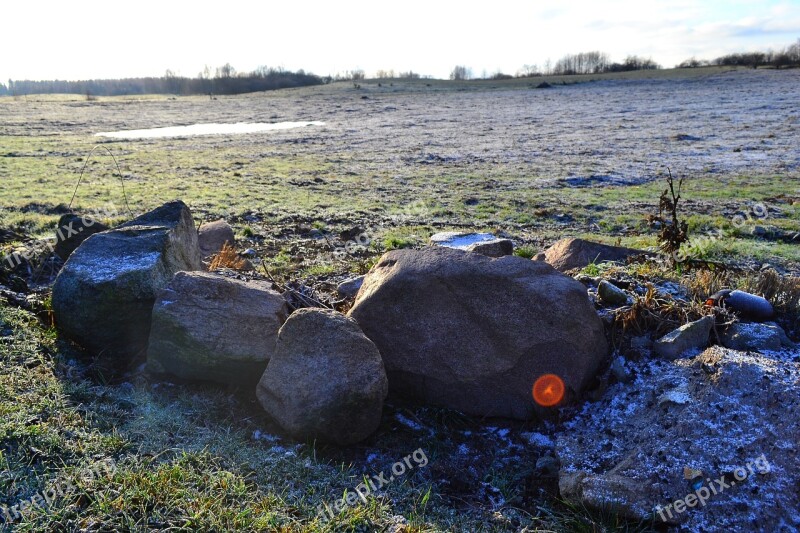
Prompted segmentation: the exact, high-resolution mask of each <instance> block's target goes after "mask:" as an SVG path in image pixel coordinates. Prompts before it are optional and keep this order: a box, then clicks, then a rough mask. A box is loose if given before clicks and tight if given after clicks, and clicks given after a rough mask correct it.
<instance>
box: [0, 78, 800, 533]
mask: <svg viewBox="0 0 800 533" xmlns="http://www.w3.org/2000/svg"><path fill="white" fill-rule="evenodd" d="M761 75H763V76H769V77H768V78H764V79H763V80H762V79H761V78H758V77H757V76H761ZM784 75H785V78H784V77H782V76H784ZM764 80H767V82H765V83H764V85H765V86H764V87H763V88H761V89H759V90H761V91H763V92H764V93H765V94H779V95H780V96H781V97H783V96H786V98H788V99H789V100H791V97H792V95H793V94H794V93H796V92H797V90H798V89H797V87H798V86H800V84H797V83H796V81H797V74H796V73H780V75H778V76H777V77H776V75H775V73H762V72H761V71H759V72H757V73H752V72H730V71H729V70H726V69H693V70H690V71H656V72H645V73H636V74H621V75H603V76H596V77H587V78H583V79H579V78H578V77H570V78H568V79H567V78H565V79H563V80H562V79H549V80H548V81H549V82H550V83H553V84H556V83H561V82H568V83H572V82H575V81H596V83H586V84H582V85H580V86H578V85H574V86H573V85H568V86H560V87H557V88H555V89H546V90H545V89H542V90H538V89H537V90H533V89H531V87H530V85H531V83H535V84H538V82H539V81H541V80H539V79H536V80H534V81H533V82H532V81H531V80H510V81H503V82H494V81H471V82H463V83H461V82H453V83H450V82H441V81H430V82H429V81H426V80H421V81H416V82H402V81H398V80H394V81H380V82H379V81H377V80H373V81H367V82H364V83H362V86H361V88H360V89H356V88H355V87H353V85H352V84H341V83H340V84H333V85H331V86H325V87H318V88H305V89H299V90H290V91H280V92H276V93H269V94H256V95H243V96H239V97H230V98H227V97H219V99H218V100H214V101H211V100H209V99H208V98H199V97H197V98H195V97H191V98H177V99H175V98H168V97H148V98H122V97H120V98H99V99H98V100H96V101H92V102H88V101H85V99H82V98H80V97H72V96H39V97H28V98H19V99H12V98H5V99H0V180H1V182H2V189H1V190H0V207H2V210H0V229H10V230H13V231H14V232H16V233H17V234H19V235H21V236H22V237H23V240H28V241H30V240H34V239H37V238H41V237H45V236H49V235H51V233H52V230H53V227H54V225H55V222H56V221H57V219H58V217H59V215H60V213H62V212H64V211H65V210H66V207H67V204H69V202H70V199H71V197H72V194H73V189H74V187H75V184H76V182H77V180H78V176H79V175H80V173H81V171H82V169H83V168H84V165H86V168H85V173H84V175H83V182H82V184H81V186H80V187H79V189H78V191H77V195H76V198H75V202H74V204H73V206H72V207H73V208H74V209H77V210H78V211H79V212H86V211H92V210H97V209H103V208H105V207H107V206H108V205H109V204H110V203H113V205H114V206H115V207H116V209H117V212H116V214H113V215H112V216H111V217H110V219H109V220H108V222H110V223H116V222H120V221H122V220H124V219H127V218H130V215H129V214H128V212H127V209H126V203H127V204H129V205H130V208H131V210H132V211H133V213H134V214H139V213H141V212H144V211H145V210H147V209H151V208H153V207H156V206H157V205H159V204H160V203H162V202H164V201H167V200H170V199H174V198H180V199H182V200H184V201H185V202H186V203H187V204H188V205H189V206H190V207H191V209H192V211H193V214H194V216H195V218H196V220H197V222H198V223H200V222H202V221H205V220H212V219H216V218H219V217H225V218H226V219H228V220H229V221H230V222H231V223H232V224H233V225H234V228H235V230H236V232H237V236H238V238H239V239H240V246H241V247H242V248H253V249H254V250H255V251H256V252H257V254H258V256H259V258H260V260H262V261H263V264H264V266H265V268H266V269H267V270H268V271H269V273H270V275H271V276H272V277H273V278H274V279H276V280H278V281H280V282H281V283H292V282H294V283H304V284H306V285H308V286H310V287H313V288H314V289H315V290H316V291H317V294H318V296H319V297H320V298H321V299H325V298H328V297H329V298H330V299H334V298H335V297H334V296H333V289H334V288H335V286H336V284H337V282H338V281H340V280H342V279H344V278H346V277H349V276H351V275H353V274H356V273H364V272H366V271H367V270H368V269H369V267H370V266H371V265H372V264H373V262H374V261H375V260H376V258H377V257H379V256H380V254H381V253H383V252H384V251H386V250H389V249H393V248H397V247H407V246H423V245H425V244H426V242H427V239H428V237H429V236H430V235H431V234H432V233H433V232H436V231H444V230H449V229H464V228H470V229H476V230H486V231H492V232H496V233H499V234H504V235H507V236H509V237H511V238H512V239H514V241H515V243H516V244H517V253H519V254H521V255H532V254H534V253H536V252H538V251H540V250H541V249H543V247H545V246H546V245H548V244H550V243H552V242H553V241H555V240H557V239H559V238H561V237H563V236H589V237H591V238H592V239H594V240H599V241H603V242H609V243H614V242H620V243H622V244H625V245H633V246H641V247H652V246H655V245H656V235H657V229H655V228H653V227H651V224H650V223H649V222H648V220H647V215H652V214H656V213H657V205H658V198H659V195H660V194H661V192H662V190H663V188H664V182H663V177H664V175H665V168H666V166H667V165H668V166H669V167H670V168H671V170H672V173H673V174H675V175H678V176H680V177H685V178H686V182H685V184H684V191H683V196H684V199H683V201H682V202H681V208H682V213H683V214H684V215H685V217H686V218H687V220H688V222H689V225H690V230H691V232H692V233H693V234H694V235H696V236H700V235H703V234H704V233H706V232H708V231H718V230H722V233H721V234H720V233H717V235H722V236H721V237H720V238H715V239H713V240H710V241H709V242H707V243H706V244H705V245H704V246H702V247H700V248H699V249H698V251H697V253H696V258H699V259H709V260H717V261H728V262H734V263H736V264H738V265H742V266H749V267H759V266H760V265H761V264H762V263H765V262H768V263H770V264H772V265H774V266H776V267H778V268H779V269H782V270H785V271H789V272H797V271H798V269H799V267H800V251H799V248H798V245H797V244H790V243H782V242H773V241H771V240H769V239H766V238H761V237H754V236H753V235H752V229H753V227H755V226H756V225H761V226H773V227H774V228H776V229H778V230H781V231H785V232H791V231H798V230H799V229H800V228H799V227H798V219H799V218H800V190H799V189H798V187H800V185H798V183H800V182H799V181H798V177H800V170H798V165H797V160H796V155H795V156H794V157H795V159H792V155H791V148H787V147H791V146H794V147H795V149H796V146H797V145H798V144H797V141H798V137H797V133H796V132H797V129H796V127H795V125H796V123H797V121H798V117H797V115H796V113H795V114H794V115H792V114H791V113H790V112H789V113H785V112H783V111H781V112H778V111H776V112H774V113H772V114H770V115H768V116H767V118H764V117H763V116H762V115H757V116H750V115H744V114H743V115H740V114H737V113H740V112H739V111H737V106H738V104H737V102H736V100H735V99H733V101H732V102H731V103H730V105H729V106H728V107H726V105H728V104H724V103H723V104H719V106H718V107H716V108H715V110H713V113H715V116H716V118H715V119H714V121H715V122H714V126H713V129H714V130H715V131H714V132H713V133H709V132H706V130H705V129H704V128H706V123H707V122H709V121H710V120H711V119H710V118H708V117H704V116H701V117H700V118H698V119H696V120H697V122H696V123H694V124H693V123H691V120H690V119H688V118H687V119H685V120H684V119H682V118H681V117H677V118H676V116H675V115H676V113H677V111H675V110H674V109H673V110H671V109H669V108H663V109H660V111H658V112H657V113H655V112H654V116H650V115H648V114H647V113H645V111H643V110H647V109H650V108H651V107H652V105H654V104H653V101H654V100H659V99H661V97H660V96H659V95H656V96H652V97H651V96H648V95H650V94H651V93H652V92H653V91H665V92H666V93H669V92H670V91H675V92H676V94H678V93H679V96H676V98H677V99H678V100H680V99H681V98H685V99H686V101H687V102H688V103H687V105H689V103H692V104H693V103H697V104H698V105H701V104H702V103H703V101H702V98H707V96H702V95H701V93H702V91H708V92H709V93H710V94H714V91H716V90H717V89H718V88H719V87H717V85H715V84H717V83H719V84H722V85H721V86H727V87H733V88H731V89H730V90H731V91H736V90H742V91H751V90H756V89H755V88H758V87H760V85H759V83H761V82H763V81H764ZM379 83H380V86H379V85H378V84H379ZM770 84H775V85H774V86H773V85H770ZM787 87H788V88H787ZM737 88H738V89H737ZM781 91H783V92H781ZM659 94H660V93H659ZM702 94H705V93H702ZM701 96H702V98H701ZM757 96H759V95H757ZM640 97H641V98H645V99H646V100H643V101H642V103H641V104H640V107H637V108H636V109H634V112H633V113H634V114H633V116H632V117H631V118H633V119H634V122H636V121H641V124H639V123H638V122H636V124H634V125H632V124H629V123H628V115H629V114H630V110H628V109H627V106H630V105H633V104H631V103H630V102H629V101H633V100H636V99H637V98H640ZM693 98H694V99H699V102H694V100H692V99H693ZM764 98H768V96H764ZM776 98H777V97H776ZM590 104H591V105H592V106H594V107H592V108H591V109H589V110H588V111H587V109H588V108H586V106H588V105H590ZM715 105H716V104H715ZM775 105H776V106H778V107H779V109H780V110H782V109H784V108H780V105H790V103H785V102H784V103H783V104H781V103H780V102H778V103H777V104H775ZM571 106H578V107H571ZM604 106H607V107H609V108H613V109H617V108H618V109H617V111H618V114H616V111H615V113H611V112H608V113H607V112H605V111H603V108H604ZM615 106H616V107H615ZM708 107H714V106H711V105H709V106H708ZM692 113H693V114H698V113H700V112H699V111H693V112H692ZM741 113H744V112H743V111H742V112H741ZM576 114H577V118H576ZM640 115H641V116H640ZM287 120H322V121H325V122H326V126H324V127H320V128H316V127H309V128H304V129H302V130H287V131H285V132H274V133H268V134H258V135H251V136H211V137H187V138H177V139H145V140H127V141H120V140H109V139H106V138H103V137H95V136H93V135H94V133H97V132H102V131H114V130H119V129H137V128H145V127H160V126H172V125H183V124H192V123H200V122H225V123H228V122H238V121H249V122H258V121H263V122H277V121H287ZM687 120H688V121H689V122H686V121H687ZM576 121H577V122H576ZM576 124H577V125H576ZM745 126H746V127H745ZM631 128H633V129H631ZM578 130H580V132H581V135H580V136H577V133H576V131H578ZM620 132H622V133H620ZM698 132H702V133H698ZM683 133H687V135H688V134H697V135H698V136H699V138H701V139H702V140H699V141H686V140H685V139H684V137H681V136H680V135H682V134H683ZM619 135H622V136H621V137H619V138H617V137H616V136H619ZM770 135H772V137H770ZM554 139H556V140H560V142H561V144H557V143H556V142H555V141H554ZM615 139H616V140H615ZM98 145H99V146H101V148H100V149H99V150H97V151H95V152H94V155H93V156H92V157H91V159H89V154H90V152H91V151H92V149H93V148H94V147H96V146H98ZM106 148H108V149H109V150H110V151H111V152H112V153H113V154H114V156H115V157H116V158H117V160H118V161H119V164H120V168H121V171H122V178H123V180H124V186H125V191H126V195H123V193H122V189H121V186H120V182H119V177H118V176H117V170H116V166H115V164H114V162H113V160H112V159H111V158H110V157H108V155H107V152H106V150H105V149H106ZM736 150H739V151H736ZM752 154H757V155H758V157H755V156H752ZM787 154H788V155H787ZM651 155H652V157H653V158H655V159H657V160H658V158H661V162H659V161H656V163H655V164H651V163H649V162H648V161H650V159H651ZM87 160H88V164H87ZM728 160H730V161H732V163H731V164H728V163H727V162H728ZM734 163H735V164H734ZM761 205H763V206H766V211H762V210H761V209H760V207H758V206H761ZM754 207H755V210H754ZM737 215H739V216H744V217H745V218H746V223H744V224H736V223H735V222H736V220H737V219H736V217H737ZM353 228H360V229H361V230H363V231H365V232H366V233H367V234H368V236H369V243H368V245H367V246H366V248H365V249H363V250H355V251H352V252H348V253H345V254H336V253H334V252H335V251H336V248H337V246H342V245H343V244H345V242H344V240H343V239H342V236H341V232H342V231H346V230H351V229H353ZM345 240H346V239H345ZM20 245H21V243H20V242H18V241H17V242H14V241H13V240H12V241H11V242H7V243H4V244H2V246H3V249H4V251H9V250H11V249H14V248H15V247H18V246H20ZM38 260H39V261H42V262H43V261H44V260H45V258H39V259H38ZM36 264H37V263H36V262H34V266H36ZM653 272H654V273H657V274H658V275H663V276H666V277H671V279H674V280H676V281H681V275H680V273H674V272H672V273H666V272H656V270H654V271H653ZM49 273H50V272H46V273H45V275H43V276H41V277H40V278H39V279H38V281H39V285H40V286H38V287H37V286H36V284H32V285H33V288H34V289H36V290H35V291H34V292H35V293H36V294H38V298H39V299H41V300H44V303H43V304H41V305H40V306H39V308H44V309H45V310H46V309H47V303H46V298H47V282H48V281H49V278H48V275H47V274H49ZM0 302H4V298H3V297H0ZM45 314H46V311H45ZM39 315H40V316H41V315H42V313H39ZM0 359H1V361H0V366H2V368H3V371H2V373H0V415H2V416H0V470H2V472H3V473H2V478H0V487H2V490H0V505H3V506H6V507H12V506H14V505H18V504H19V503H20V502H23V501H25V500H27V499H30V498H32V497H34V496H35V495H36V494H37V493H39V492H42V491H45V492H46V491H47V490H48V489H49V488H50V487H52V486H54V485H57V484H59V483H62V481H60V480H63V479H69V480H74V484H75V488H74V490H73V491H71V492H70V493H69V494H66V495H64V496H63V497H60V498H57V499H55V501H53V502H51V503H49V504H48V505H44V506H40V507H33V508H30V509H28V510H27V511H25V512H24V517H23V518H22V519H20V520H17V521H15V523H14V524H13V529H14V530H18V531H39V530H44V529H49V530H64V531H73V530H86V531H103V530H112V529H116V530H122V531H126V530H142V529H147V528H151V529H163V530H166V529H170V530H173V531H197V530H200V531H222V530H241V531H393V532H403V531H409V532H411V531H576V530H577V531H598V530H612V529H617V528H619V529H623V530H624V529H627V530H647V529H649V528H650V527H651V526H652V524H630V523H625V522H621V521H620V520H619V519H618V518H617V517H616V516H615V515H614V514H613V513H604V514H596V513H590V512H588V511H586V510H584V509H575V508H573V507H571V506H569V505H567V504H565V503H563V502H561V501H560V500H559V498H558V490H557V479H556V477H555V476H554V475H552V473H547V472H545V471H543V470H542V469H541V468H537V466H536V465H537V461H538V460H539V459H541V458H543V457H547V456H548V455H549V454H551V453H552V443H551V442H548V440H549V438H550V437H549V436H551V435H552V434H553V433H554V431H555V430H556V427H557V424H558V421H557V420H556V421H553V422H551V423H549V424H540V423H529V424H509V423H508V422H503V421H491V420H474V419H469V418H466V417H464V416H462V415H460V414H459V413H456V412H452V411H447V410H437V409H425V408H409V407H407V406H399V405H391V404H390V405H387V406H386V410H385V413H384V417H383V423H382V425H381V427H380V429H379V430H378V432H377V433H376V434H375V435H374V436H373V437H371V438H370V439H369V440H368V441H366V442H364V443H362V444H361V445H359V446H355V447H351V448H347V449H340V448H335V447H330V446H322V445H319V444H317V443H313V442H307V443H293V442H288V441H285V440H282V439H280V438H279V437H276V436H275V434H276V431H275V428H273V427H271V426H270V423H269V421H268V420H266V418H265V416H264V415H263V413H262V412H261V410H260V408H259V407H258V405H257V403H256V401H255V398H254V394H253V393H252V391H233V390H226V389H222V388H219V387H214V386H209V385H196V384H195V385H188V384H174V383H168V382H163V381H160V380H153V379H152V378H150V377H149V376H148V375H147V374H145V373H143V372H136V373H134V374H131V375H128V376H124V377H112V376H107V375H103V374H102V373H101V372H100V370H99V369H98V367H96V366H95V365H94V364H93V363H92V361H91V358H88V357H87V356H86V355H85V354H82V353H81V352H80V350H79V349H78V348H77V347H75V346H74V345H71V344H70V343H68V342H67V341H65V340H63V339H61V338H59V336H58V335H57V333H56V332H55V331H54V330H52V329H50V328H48V327H47V326H46V325H42V323H41V322H40V321H39V320H37V318H36V317H35V315H34V313H32V312H30V311H26V310H25V309H19V308H17V307H14V306H11V305H8V304H7V303H3V304H2V306H0ZM563 416H569V413H568V412H565V413H564V414H563ZM415 450H422V451H424V453H425V455H426V457H427V459H428V462H427V464H426V466H424V467H422V466H419V467H418V468H414V469H412V470H410V471H409V472H408V473H407V474H406V475H404V476H402V477H400V478H399V479H397V480H395V481H394V482H392V483H391V484H389V485H388V486H386V487H385V488H384V490H383V491H382V492H381V493H379V494H375V495H372V496H371V497H370V498H368V499H367V501H366V502H360V501H359V502H357V503H356V504H355V505H352V506H350V505H348V506H346V508H345V509H344V510H343V511H341V512H340V513H339V514H338V515H337V516H336V517H335V518H334V519H333V520H331V521H323V520H321V519H319V518H318V516H317V515H318V510H319V506H320V505H325V504H327V505H328V506H332V505H334V503H335V502H336V501H337V499H341V498H342V496H343V494H345V491H346V490H350V491H352V489H353V488H354V487H355V486H356V485H358V484H359V483H361V481H362V480H363V478H364V476H374V475H378V474H379V473H381V472H387V471H388V469H389V468H390V467H391V466H392V465H393V464H394V463H395V462H397V461H401V460H402V459H403V457H406V456H408V455H409V454H411V453H412V452H414V451H415ZM104 460H113V464H114V465H115V467H114V469H113V470H112V471H108V472H106V474H104V475H101V476H87V475H86V473H87V472H89V471H91V470H92V468H93V465H96V464H98V463H99V462H102V461H104ZM0 511H2V509H0Z"/></svg>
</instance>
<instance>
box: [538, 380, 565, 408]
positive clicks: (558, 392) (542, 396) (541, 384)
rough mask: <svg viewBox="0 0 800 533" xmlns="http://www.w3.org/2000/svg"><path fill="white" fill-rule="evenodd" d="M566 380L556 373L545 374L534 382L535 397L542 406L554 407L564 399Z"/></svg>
mask: <svg viewBox="0 0 800 533" xmlns="http://www.w3.org/2000/svg"><path fill="white" fill-rule="evenodd" d="M565 390H566V389H565V387H564V381H563V380H562V379H561V378H560V377H558V376H556V375H555V374H544V375H543V376H540V377H539V379H537V380H536V383H534V384H533V399H534V401H535V402H536V403H538V404H539V405H541V406H542V407H553V406H554V405H558V403H559V402H560V401H561V400H562V399H564V391H565Z"/></svg>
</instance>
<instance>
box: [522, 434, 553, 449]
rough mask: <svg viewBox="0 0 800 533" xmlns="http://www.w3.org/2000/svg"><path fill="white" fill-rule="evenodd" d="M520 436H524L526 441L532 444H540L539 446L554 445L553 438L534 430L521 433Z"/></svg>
mask: <svg viewBox="0 0 800 533" xmlns="http://www.w3.org/2000/svg"><path fill="white" fill-rule="evenodd" d="M520 436H521V437H523V438H525V439H526V440H527V441H528V443H529V444H531V445H533V446H541V447H552V446H555V442H553V439H551V438H550V437H548V436H547V435H543V434H541V433H538V432H536V431H534V432H531V433H522V434H521V435H520Z"/></svg>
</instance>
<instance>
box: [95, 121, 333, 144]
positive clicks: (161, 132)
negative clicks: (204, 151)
mask: <svg viewBox="0 0 800 533" xmlns="http://www.w3.org/2000/svg"><path fill="white" fill-rule="evenodd" d="M324 125H325V123H324V122H320V121H318V120H314V121H311V122H274V123H272V124H270V123H267V122H237V123H236V124H192V125H191V126H170V127H167V128H150V129H146V130H122V131H105V132H100V133H95V134H94V135H95V137H113V138H115V139H160V138H164V137H186V136H193V135H238V134H246V133H260V132H263V131H273V130H290V129H293V128H304V127H306V126H324Z"/></svg>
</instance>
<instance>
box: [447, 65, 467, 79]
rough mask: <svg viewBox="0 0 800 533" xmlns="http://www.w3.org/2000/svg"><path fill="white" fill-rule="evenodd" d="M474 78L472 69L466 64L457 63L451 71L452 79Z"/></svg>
mask: <svg viewBox="0 0 800 533" xmlns="http://www.w3.org/2000/svg"><path fill="white" fill-rule="evenodd" d="M470 78H472V69H470V68H467V67H465V66H464V65H456V66H455V67H454V68H453V71H452V72H451V73H450V79H451V80H468V79H470Z"/></svg>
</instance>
